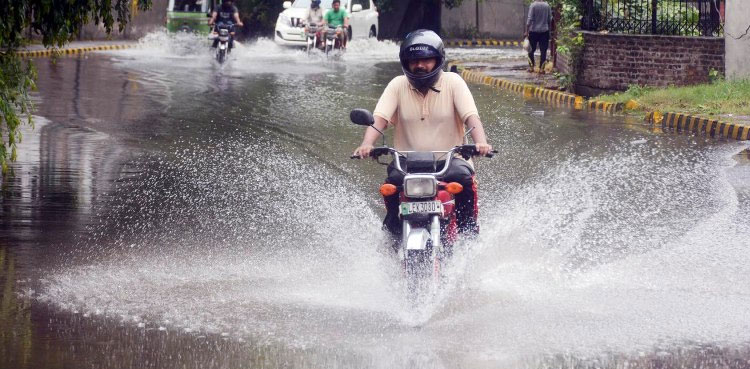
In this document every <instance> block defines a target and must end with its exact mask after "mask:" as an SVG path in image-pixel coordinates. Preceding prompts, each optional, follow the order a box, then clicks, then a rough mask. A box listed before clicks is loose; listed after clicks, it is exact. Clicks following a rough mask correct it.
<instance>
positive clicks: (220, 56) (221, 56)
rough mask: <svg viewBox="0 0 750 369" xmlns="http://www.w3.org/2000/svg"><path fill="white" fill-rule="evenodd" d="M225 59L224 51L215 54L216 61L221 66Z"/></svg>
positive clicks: (225, 52) (220, 50)
mask: <svg viewBox="0 0 750 369" xmlns="http://www.w3.org/2000/svg"><path fill="white" fill-rule="evenodd" d="M226 58H227V51H226V50H224V49H219V51H218V52H217V53H216V60H217V61H218V62H219V64H223V63H224V60H226Z"/></svg>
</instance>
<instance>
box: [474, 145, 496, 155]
mask: <svg viewBox="0 0 750 369" xmlns="http://www.w3.org/2000/svg"><path fill="white" fill-rule="evenodd" d="M474 146H476V147H477V151H479V154H480V155H482V156H485V155H487V154H489V153H490V152H491V151H492V145H490V144H486V143H478V144H475V145H474Z"/></svg>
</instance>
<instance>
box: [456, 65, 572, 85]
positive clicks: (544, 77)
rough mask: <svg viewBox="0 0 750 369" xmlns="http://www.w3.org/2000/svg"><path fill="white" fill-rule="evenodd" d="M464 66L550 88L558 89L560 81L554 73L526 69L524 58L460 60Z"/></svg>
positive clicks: (514, 80)
mask: <svg viewBox="0 0 750 369" xmlns="http://www.w3.org/2000/svg"><path fill="white" fill-rule="evenodd" d="M461 65H462V66H463V67H464V68H467V69H471V71H472V72H478V73H482V74H485V75H488V76H490V77H494V78H499V79H503V80H507V81H510V82H515V83H522V84H532V85H535V86H538V87H542V88H547V89H550V90H560V89H561V87H560V83H559V82H558V80H557V77H555V75H554V73H547V74H539V73H530V72H527V71H526V70H527V69H528V68H529V64H528V61H527V59H526V58H518V59H506V60H501V61H493V62H481V61H472V62H461Z"/></svg>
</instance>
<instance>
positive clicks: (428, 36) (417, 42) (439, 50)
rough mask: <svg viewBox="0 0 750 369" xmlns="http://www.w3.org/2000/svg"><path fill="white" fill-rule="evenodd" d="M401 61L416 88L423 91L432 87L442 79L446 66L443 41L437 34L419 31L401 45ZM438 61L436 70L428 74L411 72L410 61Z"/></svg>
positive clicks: (405, 73)
mask: <svg viewBox="0 0 750 369" xmlns="http://www.w3.org/2000/svg"><path fill="white" fill-rule="evenodd" d="M398 58H399V59H400V60H401V69H402V70H403V71H404V75H405V76H406V78H407V79H408V80H409V83H411V85H412V86H414V88H417V89H421V88H426V87H432V86H433V85H435V82H437V80H438V78H440V74H441V73H442V72H443V65H445V48H444V47H443V40H442V39H441V38H440V36H438V35H437V34H436V33H435V32H433V31H430V30H426V29H418V30H416V31H414V32H411V33H409V34H408V35H406V39H405V40H404V42H403V43H402V44H401V52H399V53H398ZM427 58H435V59H437V64H435V69H433V70H432V71H431V72H430V73H427V74H414V73H412V72H411V71H410V70H409V60H414V59H427Z"/></svg>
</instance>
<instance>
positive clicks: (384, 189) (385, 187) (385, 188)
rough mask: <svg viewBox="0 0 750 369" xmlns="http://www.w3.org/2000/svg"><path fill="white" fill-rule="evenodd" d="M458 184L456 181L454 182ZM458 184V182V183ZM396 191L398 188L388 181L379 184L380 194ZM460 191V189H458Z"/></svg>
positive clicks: (394, 192) (393, 193)
mask: <svg viewBox="0 0 750 369" xmlns="http://www.w3.org/2000/svg"><path fill="white" fill-rule="evenodd" d="M456 184H458V183H456ZM459 186H460V184H459ZM396 192H398V188H397V187H396V186H394V185H392V184H390V183H385V184H383V185H382V186H380V194H381V195H383V196H391V195H395V194H396ZM459 192H461V191H459Z"/></svg>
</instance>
